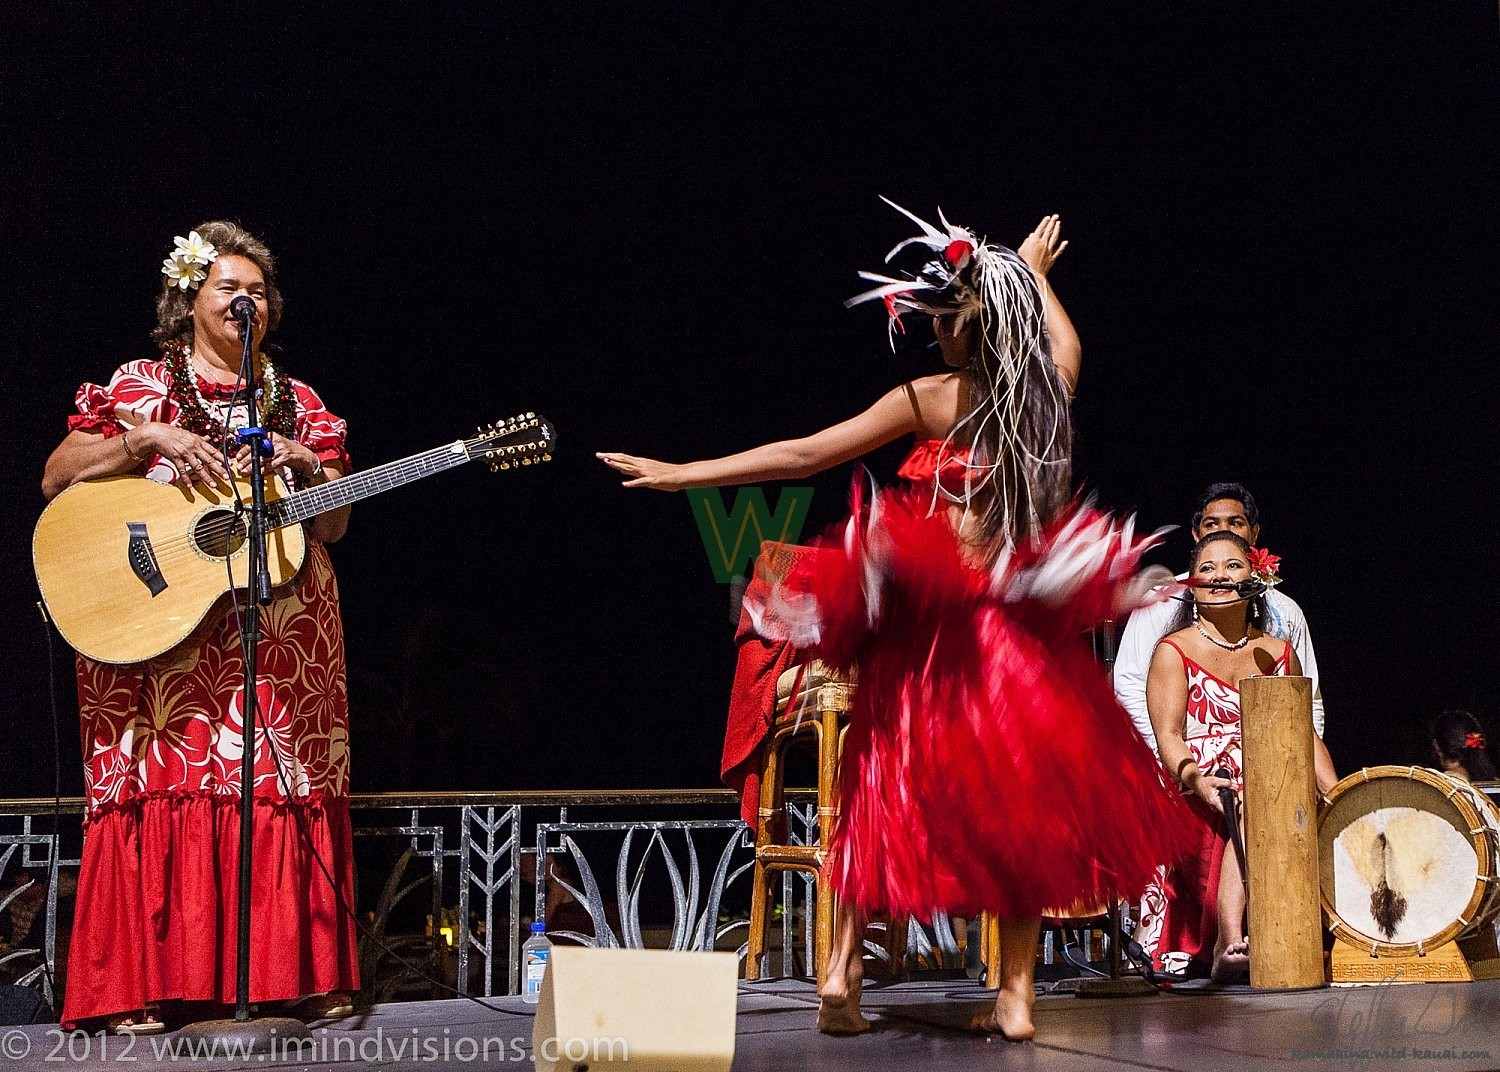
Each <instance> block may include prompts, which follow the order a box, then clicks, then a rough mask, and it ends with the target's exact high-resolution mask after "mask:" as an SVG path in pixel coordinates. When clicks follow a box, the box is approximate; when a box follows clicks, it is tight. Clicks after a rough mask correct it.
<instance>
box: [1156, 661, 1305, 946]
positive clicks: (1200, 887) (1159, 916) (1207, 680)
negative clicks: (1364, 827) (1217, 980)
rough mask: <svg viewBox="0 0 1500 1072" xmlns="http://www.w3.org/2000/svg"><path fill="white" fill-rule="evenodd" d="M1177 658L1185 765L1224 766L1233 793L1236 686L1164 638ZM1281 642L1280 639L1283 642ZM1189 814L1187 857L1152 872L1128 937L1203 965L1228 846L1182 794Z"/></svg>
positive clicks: (1215, 821) (1239, 763)
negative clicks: (1192, 843) (1191, 836)
mask: <svg viewBox="0 0 1500 1072" xmlns="http://www.w3.org/2000/svg"><path fill="white" fill-rule="evenodd" d="M1162 643H1163V644H1170V645H1171V646H1172V648H1173V650H1175V651H1176V652H1177V654H1178V655H1180V656H1181V657H1182V669H1183V671H1184V672H1185V673H1186V674H1187V725H1186V727H1185V728H1184V730H1183V740H1184V741H1185V742H1186V743H1187V746H1188V751H1190V752H1191V753H1192V754H1193V762H1195V763H1196V764H1197V765H1198V769H1199V770H1200V771H1202V772H1203V773H1204V774H1214V773H1216V772H1217V771H1221V770H1224V771H1228V772H1229V780H1230V781H1231V782H1233V783H1234V789H1235V792H1236V793H1239V792H1241V791H1242V790H1243V789H1244V786H1245V766H1244V757H1243V754H1242V752H1241V750H1240V743H1241V736H1240V690H1239V689H1238V688H1236V687H1235V686H1234V685H1231V684H1230V683H1229V682H1227V681H1224V680H1222V679H1220V678H1217V677H1215V676H1214V675H1213V674H1211V673H1209V672H1208V670H1206V669H1205V668H1204V667H1202V666H1200V665H1199V664H1198V663H1196V662H1194V661H1193V659H1192V658H1191V657H1190V656H1189V655H1188V654H1187V653H1186V652H1185V651H1183V650H1182V649H1181V648H1180V647H1178V646H1177V644H1175V643H1173V641H1171V640H1170V639H1166V640H1163V641H1162ZM1283 643H1285V642H1283ZM1291 651H1292V646H1291V645H1290V644H1287V645H1286V647H1285V649H1284V650H1283V651H1282V653H1281V655H1280V656H1279V657H1277V659H1276V663H1275V665H1274V666H1273V667H1272V668H1271V673H1272V674H1273V675H1275V674H1285V673H1286V672H1287V668H1288V666H1289V664H1290V662H1291ZM1185 799H1186V800H1187V802H1188V806H1189V807H1190V808H1191V809H1192V812H1193V815H1194V816H1195V817H1196V819H1197V832H1198V837H1197V845H1196V847H1195V850H1194V852H1193V853H1191V854H1190V855H1188V856H1186V857H1184V858H1183V859H1182V860H1180V861H1178V863H1177V865H1176V866H1175V867H1173V868H1172V869H1171V870H1170V871H1166V872H1163V873H1159V874H1158V875H1157V877H1156V880H1155V881H1153V882H1152V883H1151V885H1150V886H1149V887H1148V888H1147V890H1146V893H1145V894H1144V896H1143V897H1142V899H1141V927H1140V933H1139V934H1138V935H1137V936H1136V938H1137V940H1138V941H1139V942H1140V944H1141V947H1142V948H1143V949H1144V950H1145V951H1146V952H1147V953H1149V954H1151V955H1152V956H1153V958H1154V959H1155V960H1156V962H1157V965H1158V966H1161V955H1162V954H1163V953H1168V952H1179V953H1186V954H1188V956H1189V957H1191V958H1192V959H1194V960H1198V961H1201V962H1202V963H1204V964H1210V963H1211V962H1212V960H1213V951H1214V941H1215V940H1216V939H1217V938H1218V933H1219V926H1218V895H1219V867H1220V865H1221V864H1222V863H1223V860H1224V849H1225V846H1227V845H1228V844H1229V831H1228V828H1227V827H1226V826H1225V822H1224V817H1223V816H1222V815H1220V814H1219V813H1218V812H1216V811H1214V810H1213V809H1212V808H1210V807H1209V806H1208V805H1207V804H1205V803H1204V802H1203V800H1202V798H1200V797H1199V796H1198V795H1197V794H1196V793H1189V794H1187V795H1186V798H1185Z"/></svg>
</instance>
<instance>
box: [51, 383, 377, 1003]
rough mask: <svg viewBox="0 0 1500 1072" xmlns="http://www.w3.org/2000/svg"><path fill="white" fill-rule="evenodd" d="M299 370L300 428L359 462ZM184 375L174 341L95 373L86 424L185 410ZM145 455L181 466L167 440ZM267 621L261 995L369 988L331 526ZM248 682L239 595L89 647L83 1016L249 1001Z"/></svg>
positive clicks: (223, 416) (172, 417)
mask: <svg viewBox="0 0 1500 1072" xmlns="http://www.w3.org/2000/svg"><path fill="white" fill-rule="evenodd" d="M289 382H290V384H291V386H292V387H293V389H294V390H295V393H296V423H295V438H296V439H297V440H298V441H299V442H301V443H302V444H303V445H305V446H307V447H309V448H310V449H312V450H313V451H314V452H315V453H316V454H317V455H318V457H319V458H321V459H322V460H323V461H324V462H326V463H332V464H335V465H337V466H338V467H339V468H340V469H342V470H343V471H345V472H347V471H348V469H349V458H348V454H347V453H346V452H345V449H344V439H345V431H346V426H345V423H344V421H342V420H341V419H340V418H338V417H336V416H334V415H333V414H332V413H330V412H329V411H328V410H327V409H325V408H324V406H323V403H322V401H321V399H319V397H318V395H317V394H316V393H315V392H314V391H313V390H312V388H310V387H309V386H307V384H305V383H302V382H301V381H299V380H295V379H291V380H289ZM170 387H171V379H170V374H169V373H168V372H167V370H166V368H165V366H164V364H163V363H162V362H161V361H134V362H131V363H129V364H127V365H124V366H122V367H121V368H120V369H119V370H118V371H116V372H115V374H114V377H113V378H112V379H111V380H110V382H109V384H108V386H105V387H101V386H99V385H97V384H84V385H83V386H82V387H81V388H79V391H78V396H77V400H76V401H77V408H78V412H77V414H76V415H74V416H72V417H70V418H69V421H68V425H69V428H70V429H72V430H83V431H88V432H97V433H100V434H103V435H105V436H115V435H119V434H121V433H122V432H124V431H125V430H127V429H129V428H131V427H134V426H136V425H139V424H142V423H145V422H147V421H162V422H166V423H180V421H179V416H180V414H179V407H178V405H177V402H176V400H175V399H174V398H173V397H172V396H171V394H170V392H169V389H170ZM198 389H199V391H200V392H201V393H202V394H203V395H204V397H205V400H206V401H207V403H208V410H209V412H210V414H211V415H212V416H213V417H215V418H216V419H218V420H221V421H225V420H227V423H228V425H229V427H231V428H233V427H237V426H239V425H242V424H243V423H244V421H243V410H238V407H236V409H237V410H238V414H235V413H231V412H230V408H231V405H230V400H229V398H228V395H229V389H227V388H216V387H215V385H212V384H210V383H208V382H206V381H204V380H202V379H199V380H198ZM237 416H238V419H236V417H237ZM137 472H138V473H139V474H140V475H144V476H148V477H150V478H152V479H156V480H161V481H170V480H174V479H176V477H177V475H178V474H177V471H176V469H175V468H174V467H173V465H172V463H171V462H170V461H169V460H168V459H166V458H162V457H148V458H145V459H143V461H142V463H141V466H140V467H139V469H138V470H137ZM261 627H262V633H263V638H262V643H261V647H260V654H259V672H258V684H257V692H258V694H259V706H260V712H261V714H260V720H261V721H260V726H259V729H258V732H257V735H256V740H255V755H254V757H253V762H254V764H255V775H254V777H255V809H254V824H255V830H254V847H255V870H254V878H253V885H252V901H253V916H252V932H251V938H252V946H251V948H252V950H253V952H252V958H253V959H252V963H251V966H250V999H251V1000H252V1001H273V1000H278V999H288V998H294V997H297V996H299V995H304V994H316V993H322V992H325V991H330V990H355V989H358V986H359V975H358V965H357V957H356V946H355V932H354V927H353V924H352V923H351V921H350V920H349V919H348V917H347V915H346V914H345V913H344V912H343V910H342V909H341V908H340V906H339V898H338V896H337V895H336V893H335V890H334V888H333V887H332V886H331V885H330V883H329V881H328V879H327V878H326V877H325V875H324V873H323V871H322V869H321V868H320V867H319V865H318V859H321V860H322V861H323V863H324V864H325V865H326V866H327V867H328V868H329V870H330V871H331V872H332V874H333V876H334V879H335V880H336V881H337V883H338V886H339V887H340V889H341V890H342V895H343V898H344V899H345V900H346V901H348V902H350V903H352V899H353V886H354V883H353V873H354V872H353V859H352V835H351V830H350V824H349V711H348V692H347V688H346V685H345V674H344V637H343V626H342V623H341V621H340V618H339V606H338V586H337V583H336V581H335V579H334V576H333V568H332V565H331V564H330V562H329V559H328V552H327V551H326V550H325V549H324V547H323V545H322V544H321V543H319V542H318V541H316V540H311V539H309V541H308V555H307V562H306V564H305V566H304V567H303V570H302V572H301V574H300V575H299V576H298V578H297V579H296V581H295V582H294V584H293V585H291V586H290V587H289V589H288V590H284V591H279V592H278V593H277V598H276V600H275V601H274V602H273V603H272V604H271V605H270V606H269V607H267V608H265V609H264V611H263V612H262V615H261ZM243 682H244V663H243V660H242V659H241V656H240V641H239V630H238V627H237V625H236V622H235V618H234V613H233V609H232V607H231V606H230V605H229V603H228V602H227V601H226V602H224V603H222V604H221V605H219V606H217V607H215V608H214V610H213V611H211V612H210V614H209V616H208V619H207V620H206V621H205V623H204V625H203V627H201V628H200V629H199V630H198V632H197V633H196V634H194V636H193V637H191V638H189V639H188V640H187V641H185V642H184V643H182V644H181V645H179V646H178V647H176V648H174V649H173V650H172V651H170V652H167V653H166V654H164V655H161V656H158V657H157V658H155V659H153V660H151V661H149V662H146V663H139V664H134V665H125V666H116V665H110V664H106V663H98V662H94V661H93V660H90V659H87V658H84V657H82V656H80V657H79V659H78V707H79V717H80V722H81V730H82V738H83V758H84V782H85V790H86V794H87V799H86V815H85V822H86V830H87V832H86V835H85V839H84V847H83V857H82V866H81V869H80V872H79V879H78V901H77V909H76V912H75V916H74V924H73V937H72V944H71V947H70V956H69V967H68V973H67V989H66V996H65V1002H64V1007H63V1020H64V1022H74V1021H78V1020H84V1019H88V1018H90V1017H96V1016H106V1015H113V1014H117V1013H122V1012H128V1011H131V1010H136V1009H140V1008H142V1007H143V1006H145V1005H147V1004H152V1003H156V1002H160V1001H167V1000H175V999H180V1000H185V1001H207V1002H221V1003H228V1002H232V1001H234V999H235V969H236V965H235V949H236V940H235V934H236V932H235V927H236V914H237V911H238V909H237V904H238V885H237V884H238V863H237V853H238V851H239V822H240V819H239V796H240V770H241V753H242V751H243V749H242V737H241V734H242V731H243V724H242V722H241V715H242V709H243V701H244V688H243ZM278 758H279V762H278ZM314 853H316V858H315V856H314Z"/></svg>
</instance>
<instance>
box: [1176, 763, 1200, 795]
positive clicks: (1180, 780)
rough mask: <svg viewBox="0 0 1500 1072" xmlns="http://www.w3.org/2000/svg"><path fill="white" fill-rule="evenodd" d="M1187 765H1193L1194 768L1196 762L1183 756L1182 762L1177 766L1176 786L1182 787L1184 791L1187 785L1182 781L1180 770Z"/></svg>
mask: <svg viewBox="0 0 1500 1072" xmlns="http://www.w3.org/2000/svg"><path fill="white" fill-rule="evenodd" d="M1189 763H1191V764H1193V766H1195V767H1196V766H1197V765H1198V761H1197V760H1196V759H1194V758H1193V757H1192V756H1184V757H1183V760H1182V762H1181V763H1179V764H1177V784H1178V785H1180V786H1182V787H1183V788H1184V789H1186V788H1187V787H1188V786H1187V783H1186V782H1184V781H1183V780H1182V768H1183V767H1186V766H1187V765H1188V764H1189Z"/></svg>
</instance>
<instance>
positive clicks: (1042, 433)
mask: <svg viewBox="0 0 1500 1072" xmlns="http://www.w3.org/2000/svg"><path fill="white" fill-rule="evenodd" d="M881 200H882V201H884V202H885V203H886V204H888V205H890V206H891V207H892V208H893V209H895V210H896V211H897V212H899V213H901V214H902V215H903V216H905V217H906V218H907V219H909V220H911V221H912V222H913V223H915V224H916V225H917V226H918V227H919V228H921V233H920V234H918V235H914V236H913V237H911V238H908V239H906V240H904V241H902V242H899V243H897V244H896V246H895V247H894V248H893V249H892V250H891V251H890V252H889V253H888V254H886V258H885V259H886V262H887V263H889V262H890V261H891V260H893V259H894V258H895V257H896V256H897V255H898V254H899V253H901V252H902V251H903V250H905V249H906V248H907V247H908V246H921V247H925V248H926V249H929V250H932V251H934V252H936V253H938V254H939V256H938V257H936V258H934V259H932V260H929V261H927V262H926V263H925V264H924V265H922V267H921V268H920V269H919V270H918V271H916V272H909V273H906V275H905V277H904V278H899V279H898V278H895V277H893V276H889V275H882V274H879V273H876V272H860V273H859V275H860V278H862V279H865V280H868V281H869V282H872V283H878V284H880V285H879V286H877V287H874V288H872V289H870V290H867V291H864V292H863V293H861V294H856V295H855V296H854V297H852V298H850V299H849V300H848V301H846V302H845V303H844V304H845V305H848V306H853V305H859V304H861V303H863V302H868V301H874V300H876V299H879V300H881V301H883V302H884V303H885V307H886V310H887V312H888V313H889V314H890V328H889V330H890V332H891V337H892V343H894V341H895V333H896V332H898V331H902V332H904V331H905V328H904V326H903V325H902V324H901V316H902V314H904V313H908V312H919V313H926V314H928V315H930V316H953V317H954V318H955V319H954V322H953V325H952V330H953V332H954V333H957V332H959V331H960V330H962V329H963V328H964V327H965V326H966V325H967V324H968V323H969V322H970V321H971V320H975V321H977V322H978V325H979V333H978V334H979V339H978V343H977V345H976V346H975V348H974V350H975V352H974V353H973V354H972V355H971V358H970V362H969V365H968V371H969V372H970V373H971V374H972V376H973V378H974V386H975V388H976V389H977V390H978V392H979V394H980V398H979V401H978V404H977V405H976V406H975V407H974V409H973V410H972V411H971V412H970V413H969V414H967V415H966V416H964V417H962V418H961V419H960V420H959V422H958V423H957V424H956V425H955V426H954V428H953V429H952V431H951V432H950V433H949V435H948V439H947V441H946V442H945V444H944V450H943V452H942V455H941V456H940V458H939V464H940V465H941V464H942V462H943V459H944V458H945V457H949V456H953V454H954V453H956V450H957V446H963V447H970V448H971V458H970V460H969V462H968V465H967V469H966V474H965V479H964V488H963V491H962V493H961V494H959V493H954V492H952V491H950V490H947V489H944V488H943V487H942V486H941V484H938V485H937V486H936V487H935V489H934V492H933V494H934V505H936V501H937V498H938V497H939V496H941V497H943V498H946V499H949V500H950V501H953V502H959V503H962V504H963V505H964V506H965V509H966V510H967V509H968V507H969V506H970V505H972V504H974V503H975V501H976V499H977V498H978V497H979V496H980V493H981V492H983V493H984V497H985V498H990V497H991V496H993V499H992V501H991V503H990V504H989V505H987V506H986V507H985V508H984V511H983V514H984V518H983V530H984V535H985V538H986V540H987V541H989V542H990V543H991V545H992V546H993V547H995V548H999V547H1004V546H1009V545H1010V544H1011V543H1013V542H1014V540H1015V539H1016V538H1017V537H1030V536H1034V535H1037V534H1038V533H1039V532H1040V530H1041V527H1042V526H1043V525H1044V524H1045V523H1046V522H1047V521H1049V520H1050V519H1051V518H1052V517H1053V516H1054V515H1055V514H1056V513H1057V511H1059V510H1060V509H1062V507H1063V506H1064V505H1065V504H1066V503H1067V502H1068V500H1069V499H1070V498H1071V495H1072V489H1071V487H1070V482H1071V479H1072V471H1071V464H1072V429H1071V424H1070V420H1069V414H1068V399H1067V393H1066V391H1065V389H1064V388H1063V385H1062V382H1061V380H1060V379H1059V377H1058V374H1057V370H1056V369H1055V368H1054V366H1053V364H1052V357H1051V344H1050V341H1049V339H1048V335H1047V327H1046V315H1045V309H1046V302H1045V292H1044V288H1045V287H1046V281H1045V280H1044V279H1043V278H1041V277H1040V276H1038V275H1037V274H1036V273H1035V272H1033V271H1032V270H1031V267H1030V266H1029V265H1027V263H1026V262H1025V261H1024V260H1022V259H1021V257H1020V255H1019V254H1017V253H1016V252H1015V251H1014V250H1011V249H1008V248H1006V247H1005V246H1001V245H995V244H992V243H990V242H987V241H985V240H983V239H981V238H979V237H978V236H977V235H975V233H974V232H973V231H971V230H969V229H968V228H967V227H959V226H957V225H955V224H952V223H949V222H948V219H947V217H946V216H944V215H943V212H942V210H941V209H939V210H938V220H939V221H940V222H941V224H942V226H941V227H934V226H933V225H932V224H930V223H928V222H927V221H925V220H923V219H921V218H920V217H918V216H917V215H915V214H914V213H912V212H909V211H907V210H906V209H904V208H902V207H901V206H900V205H898V204H896V203H895V202H894V201H891V200H890V199H889V198H885V197H882V198H881ZM955 444H957V446H955Z"/></svg>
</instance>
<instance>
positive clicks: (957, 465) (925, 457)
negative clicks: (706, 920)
mask: <svg viewBox="0 0 1500 1072" xmlns="http://www.w3.org/2000/svg"><path fill="white" fill-rule="evenodd" d="M939 455H941V456H942V462H943V465H942V481H943V486H944V487H945V488H947V489H948V490H949V491H952V492H962V491H963V487H964V477H965V476H966V475H967V474H968V471H969V458H970V456H971V451H970V450H969V448H968V447H955V446H954V445H952V444H951V443H948V442H947V441H945V440H942V439H919V440H918V441H917V443H916V445H915V446H913V447H912V448H911V453H910V454H908V455H907V456H906V461H904V462H902V463H901V468H900V469H897V470H896V475H897V476H899V477H900V478H901V479H902V480H906V481H909V482H911V483H913V484H918V485H929V486H930V485H931V484H932V482H933V480H934V479H935V478H937V476H938V457H939ZM978 475H979V474H975V476H976V477H977V476H978Z"/></svg>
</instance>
